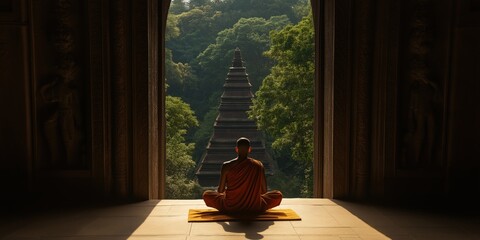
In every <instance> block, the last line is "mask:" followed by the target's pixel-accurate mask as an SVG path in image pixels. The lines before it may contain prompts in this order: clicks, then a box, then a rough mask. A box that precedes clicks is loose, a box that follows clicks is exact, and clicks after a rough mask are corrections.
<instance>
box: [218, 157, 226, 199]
mask: <svg viewBox="0 0 480 240" xmlns="http://www.w3.org/2000/svg"><path fill="white" fill-rule="evenodd" d="M226 173H227V167H226V166H225V164H224V165H222V170H221V171H220V184H219V185H218V190H217V192H219V193H223V192H225V183H226V181H227V176H226V175H227V174H226Z"/></svg>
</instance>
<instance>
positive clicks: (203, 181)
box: [196, 48, 272, 187]
mask: <svg viewBox="0 0 480 240" xmlns="http://www.w3.org/2000/svg"><path fill="white" fill-rule="evenodd" d="M251 88H252V85H251V84H250V81H249V80H248V74H247V72H246V68H245V67H244V66H243V62H242V56H241V54H240V49H239V48H237V49H235V55H234V58H233V61H232V66H231V67H230V69H229V71H228V74H227V78H226V80H225V84H224V85H223V89H224V91H223V94H222V97H221V102H220V107H219V114H218V116H217V119H216V120H215V124H214V131H213V135H212V137H211V138H210V142H209V143H208V145H207V149H206V152H205V153H204V154H203V156H202V161H201V164H200V167H199V168H198V171H197V173H196V174H197V177H198V182H199V183H200V185H202V186H203V187H212V186H217V185H218V181H219V179H220V169H221V166H222V164H223V162H225V161H228V160H231V159H233V158H235V157H236V153H235V150H234V148H235V145H236V141H237V139H238V138H239V137H247V138H249V139H250V142H251V145H252V153H251V154H250V156H251V157H252V158H254V159H257V160H260V161H262V162H263V164H264V166H265V169H266V173H267V174H272V169H271V157H270V155H269V154H268V153H267V152H266V151H265V143H264V138H263V134H262V132H261V131H259V130H258V128H257V124H256V123H255V121H254V120H251V119H249V118H248V116H247V111H248V110H249V109H250V106H251V105H252V98H253V94H252V92H251Z"/></svg>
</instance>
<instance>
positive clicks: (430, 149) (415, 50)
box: [396, 0, 443, 169]
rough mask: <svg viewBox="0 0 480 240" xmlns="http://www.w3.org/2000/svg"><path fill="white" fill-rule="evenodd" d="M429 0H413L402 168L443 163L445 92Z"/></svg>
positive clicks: (403, 90) (404, 88) (402, 97)
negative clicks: (436, 69)
mask: <svg viewBox="0 0 480 240" xmlns="http://www.w3.org/2000/svg"><path fill="white" fill-rule="evenodd" d="M433 4H434V3H433V2H432V1H430V0H417V1H413V2H412V5H411V6H410V7H411V8H413V11H412V14H411V15H410V17H409V21H408V28H407V29H408V30H407V33H406V34H407V35H406V36H407V38H406V40H405V44H404V48H406V51H404V52H406V54H405V56H404V63H405V64H404V76H403V81H402V82H401V83H400V85H402V86H401V88H400V93H399V96H400V105H401V106H402V107H401V109H400V114H399V115H400V121H399V125H400V129H401V130H400V135H399V137H400V138H401V139H399V140H400V141H399V142H400V145H401V146H400V156H399V157H400V162H399V163H397V165H396V166H397V168H400V169H432V168H439V167H440V166H441V160H440V147H441V141H440V140H441V137H442V136H443V135H442V134H441V128H440V127H441V125H442V119H441V118H442V112H441V108H443V106H442V105H443V103H442V102H441V99H442V92H441V87H440V86H439V84H438V82H439V81H440V80H439V79H435V77H434V76H435V74H433V73H432V67H431V65H432V63H431V51H432V39H433V37H432V36H433V34H434V33H433V32H432V29H433V28H432V21H431V15H432V8H433Z"/></svg>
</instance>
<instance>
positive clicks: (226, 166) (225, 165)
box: [222, 158, 237, 170]
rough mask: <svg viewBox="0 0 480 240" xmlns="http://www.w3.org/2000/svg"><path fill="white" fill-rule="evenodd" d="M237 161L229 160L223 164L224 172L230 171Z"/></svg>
mask: <svg viewBox="0 0 480 240" xmlns="http://www.w3.org/2000/svg"><path fill="white" fill-rule="evenodd" d="M236 160H237V159H236V158H234V159H232V160H228V161H225V162H223V166H222V169H223V170H228V169H229V168H230V166H231V165H232V164H234V163H235V161H236Z"/></svg>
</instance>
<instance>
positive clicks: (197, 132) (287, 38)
mask: <svg viewBox="0 0 480 240" xmlns="http://www.w3.org/2000/svg"><path fill="white" fill-rule="evenodd" d="M271 2H275V1H259V2H258V3H257V2H256V4H257V5H259V6H257V7H255V6H253V7H252V6H247V5H246V4H245V3H244V1H230V3H227V1H225V2H222V1H181V0H178V1H177V0H173V1H172V2H171V3H170V6H169V11H168V15H167V16H165V18H163V17H162V19H166V21H165V25H166V28H165V34H164V36H165V39H164V40H165V45H164V46H165V49H164V51H165V54H164V56H165V57H164V61H165V68H164V69H165V71H164V74H165V75H164V76H165V78H164V79H165V84H166V85H165V88H166V97H165V106H166V115H165V116H166V158H165V160H166V162H165V197H166V198H199V197H200V196H201V192H202V191H203V190H204V189H206V188H209V187H213V186H214V183H215V182H216V181H218V180H217V178H218V177H219V170H220V166H221V163H222V161H227V160H230V159H232V158H234V157H235V152H234V151H233V148H234V142H235V139H236V138H238V137H241V136H248V137H249V138H253V142H254V145H253V147H254V152H253V155H254V156H253V157H254V158H257V159H259V160H262V161H263V162H264V165H265V166H266V167H267V173H268V175H269V177H268V184H269V187H271V188H275V189H279V190H281V191H282V192H283V193H284V195H285V196H286V197H313V196H316V195H317V194H314V192H315V190H314V189H315V187H314V185H316V184H318V182H315V181H314V178H315V179H318V177H315V176H316V175H317V174H319V172H316V170H315V169H316V168H315V167H314V165H315V166H318V162H316V161H318V159H316V158H315V157H314V152H315V151H316V150H315V146H316V145H317V144H318V142H317V141H315V140H314V139H315V135H316V134H318V133H315V132H314V128H315V126H314V125H315V124H318V123H317V122H318V121H315V120H314V119H315V117H318V114H317V113H316V112H315V111H314V105H316V104H318V103H315V101H318V98H316V95H318V93H316V91H315V88H314V85H315V84H314V80H315V79H316V77H315V69H316V67H315V66H316V65H315V57H316V56H315V52H316V51H315V40H316V38H318V37H315V31H314V24H313V16H312V7H311V6H310V2H309V1H307V0H285V1H276V2H281V3H282V4H283V5H279V6H276V7H275V8H274V7H273V6H270V7H268V4H269V3H271ZM229 4H230V5H229ZM262 4H263V5H265V6H260V5H262ZM277 5H278V4H277ZM292 6H293V7H292ZM315 6H316V8H318V6H317V4H315ZM282 7H284V8H283V9H282ZM317 12H318V11H317ZM317 57H318V56H317ZM236 61H237V63H235V62H236ZM235 64H237V65H235ZM239 68H243V69H239ZM239 74H240V75H241V76H240V75H239ZM234 82H235V83H234ZM240 82H242V83H240ZM232 83H233V85H235V84H236V86H233V85H232ZM239 84H244V85H242V86H240V85H239ZM237 85H238V86H237ZM252 96H254V97H253V98H252ZM317 137H318V136H317ZM229 149H230V151H229ZM317 152H318V150H317ZM197 179H198V181H197Z"/></svg>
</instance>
